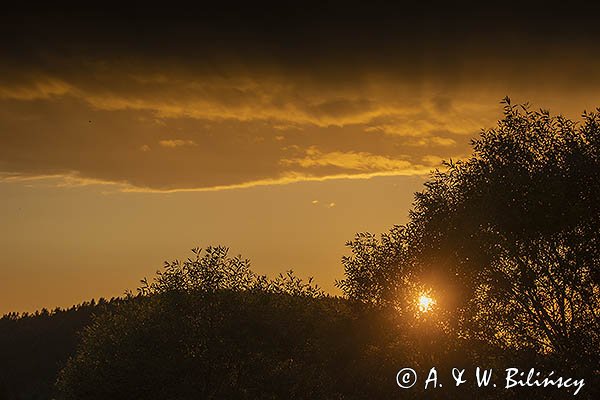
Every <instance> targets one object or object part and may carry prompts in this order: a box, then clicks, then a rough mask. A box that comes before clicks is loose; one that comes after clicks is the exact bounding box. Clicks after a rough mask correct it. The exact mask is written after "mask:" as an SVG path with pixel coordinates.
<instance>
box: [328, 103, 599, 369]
mask: <svg viewBox="0 0 600 400" xmlns="http://www.w3.org/2000/svg"><path fill="white" fill-rule="evenodd" d="M503 106H504V117H503V119H502V120H500V121H499V122H498V124H497V126H496V127H494V128H493V129H489V130H484V131H482V132H481V135H480V137H479V138H478V139H476V140H473V142H472V148H473V153H472V155H471V156H470V157H469V158H467V159H466V160H462V161H457V162H453V161H452V160H450V161H449V162H447V163H445V170H443V171H439V170H436V171H435V172H434V173H432V175H431V177H430V179H429V180H428V181H427V182H426V183H425V190H423V191H422V192H419V193H417V194H416V195H415V200H414V203H413V208H412V210H411V211H410V214H409V222H408V223H407V224H406V225H404V226H396V227H394V228H392V230H391V231H390V232H389V233H387V234H385V235H383V236H382V237H381V239H378V238H377V237H375V236H373V235H369V234H360V235H358V236H357V237H356V239H355V240H354V241H352V242H350V243H349V246H350V248H351V250H352V255H351V256H349V257H346V258H345V259H344V266H345V270H346V278H345V279H344V280H343V281H341V282H340V283H339V286H340V287H341V288H342V289H343V290H344V292H345V293H346V294H347V295H348V296H349V297H350V298H353V299H358V300H362V301H368V302H372V303H377V304H389V303H399V302H400V303H401V299H403V298H404V297H403V296H402V295H401V292H402V290H405V288H406V283H407V282H414V280H415V279H416V280H418V281H419V282H421V283H423V284H424V285H426V286H429V287H432V288H434V289H435V290H436V291H437V294H438V296H439V297H440V299H441V300H442V301H440V303H441V304H442V305H444V306H446V308H448V309H449V310H451V311H452V315H453V319H454V320H460V321H461V322H462V323H461V325H460V326H456V329H460V330H461V331H462V333H463V334H465V335H469V336H471V337H477V338H482V339H485V340H487V341H491V342H493V343H495V344H499V345H502V346H505V347H518V348H524V347H527V348H532V349H535V350H537V351H539V352H550V353H555V354H562V355H568V356H570V357H575V358H577V359H578V360H579V361H580V362H589V361H590V360H597V357H598V350H597V349H598V348H599V346H600V336H599V332H600V324H599V320H598V316H599V315H598V314H599V312H600V286H599V283H600V282H599V279H600V268H599V267H600V266H599V263H600V242H599V239H600V237H599V235H600V110H598V111H596V112H592V113H584V114H583V117H582V118H583V120H582V121H580V122H574V121H572V120H570V119H568V118H565V117H563V116H552V115H551V114H550V113H549V112H548V111H545V110H540V111H532V110H531V109H530V107H529V106H528V105H513V104H511V102H510V99H508V98H506V99H505V100H504V101H503ZM400 305H401V304H400Z"/></svg>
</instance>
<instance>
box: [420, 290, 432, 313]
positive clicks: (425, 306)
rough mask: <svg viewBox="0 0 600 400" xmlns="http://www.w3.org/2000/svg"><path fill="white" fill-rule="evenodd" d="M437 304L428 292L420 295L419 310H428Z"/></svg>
mask: <svg viewBox="0 0 600 400" xmlns="http://www.w3.org/2000/svg"><path fill="white" fill-rule="evenodd" d="M434 305H435V300H434V299H433V298H431V297H429V296H427V295H426V294H422V295H421V296H420V297H419V311H421V312H428V311H431V308H432V307H433V306H434Z"/></svg>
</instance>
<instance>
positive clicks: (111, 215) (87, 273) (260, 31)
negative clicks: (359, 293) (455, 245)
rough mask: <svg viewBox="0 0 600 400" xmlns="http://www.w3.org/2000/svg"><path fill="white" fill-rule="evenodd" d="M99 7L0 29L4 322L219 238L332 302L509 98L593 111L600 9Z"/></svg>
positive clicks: (100, 289) (70, 300) (99, 290)
mask: <svg viewBox="0 0 600 400" xmlns="http://www.w3.org/2000/svg"><path fill="white" fill-rule="evenodd" d="M341 4H343V3H341ZM510 4H512V3H510ZM501 6H502V7H501ZM47 7H50V6H47ZM53 7H54V6H53ZM95 7H96V8H95V9H73V8H69V9H68V10H58V9H54V8H52V9H50V8H48V9H36V10H33V9H22V10H11V11H7V12H6V13H4V14H3V15H2V16H1V17H0V224H1V226H2V230H1V231H0V313H5V312H8V311H31V310H35V309H37V308H41V307H49V308H53V307H55V306H69V305H71V304H74V303H77V302H81V301H83V300H89V299H91V298H93V297H95V298H97V297H100V296H104V297H110V296H118V295H121V294H123V292H124V291H125V290H126V289H135V287H136V286H137V284H138V281H139V280H140V279H141V278H143V277H145V276H148V277H150V276H152V274H153V273H154V271H155V270H157V269H159V268H161V266H162V263H163V261H165V260H172V259H175V258H186V257H188V256H189V254H190V252H189V249H190V248H192V247H195V246H200V247H205V246H207V245H210V244H223V245H226V246H228V247H230V248H231V251H232V255H236V254H242V255H243V256H245V257H247V258H249V259H251V261H252V263H253V268H254V270H255V271H256V272H258V273H261V274H268V275H273V274H276V273H278V272H282V271H285V270H287V269H290V268H291V269H294V271H295V272H297V273H298V275H300V276H303V277H308V276H314V277H315V279H316V281H317V283H319V284H320V285H321V286H322V287H323V288H325V289H326V290H328V291H330V292H332V293H337V292H336V291H335V289H334V280H335V279H339V278H341V277H342V273H343V269H342V266H341V263H340V258H341V256H342V255H344V254H345V253H346V250H345V248H344V242H345V241H346V240H348V239H351V238H352V237H353V236H354V234H355V233H356V232H359V231H372V232H377V233H379V232H383V231H385V230H387V229H388V228H390V227H391V226H392V225H393V224H399V223H403V222H405V221H406V217H407V212H408V209H409V207H410V204H411V201H412V196H413V193H414V192H415V191H417V190H420V188H421V185H422V183H423V181H424V179H426V177H427V174H428V172H429V171H430V170H431V169H434V168H436V167H439V166H440V162H441V160H443V159H449V158H453V159H458V158H461V157H464V156H466V155H468V154H469V141H470V139H471V138H473V137H475V136H476V135H477V133H478V132H479V131H480V130H481V129H482V128H490V127H492V126H493V125H494V123H495V122H496V121H497V120H498V119H499V118H500V116H501V106H500V104H499V101H500V99H502V98H503V97H504V96H506V95H509V96H511V98H512V99H513V101H515V102H525V101H528V102H530V103H532V104H533V105H534V106H535V107H543V108H548V109H550V110H551V111H556V112H558V113H563V114H565V115H567V116H569V117H573V118H577V117H578V116H579V115H580V114H581V112H582V111H583V110H586V109H587V110H592V109H594V108H596V107H598V106H600V96H599V93H600V56H599V54H600V51H598V50H599V49H598V47H599V46H598V43H599V42H598V39H599V30H600V25H599V24H598V23H597V15H598V13H597V12H598V10H597V9H596V10H594V9H581V8H575V7H573V8H572V9H570V8H566V7H567V6H563V7H565V8H564V9H560V10H558V9H549V10H544V9H540V10H538V9H535V8H533V6H532V7H531V8H530V9H525V8H523V6H519V7H521V8H519V9H518V10H515V9H505V8H503V7H504V5H502V4H501V5H496V6H485V7H483V8H481V9H466V8H464V9H463V8H457V7H456V6H453V7H454V8H451V7H450V6H448V5H447V6H445V7H444V8H434V10H433V11H432V10H430V9H427V8H426V7H425V6H423V7H422V8H421V7H420V6H415V5H413V6H410V7H406V6H400V5H398V6H395V7H389V6H385V7H384V6H381V5H377V4H375V3H373V4H370V5H367V4H366V3H365V5H363V6H362V7H352V8H342V7H341V6H339V5H336V4H334V3H326V5H321V6H319V7H309V6H307V5H304V4H301V3H297V5H296V6H294V7H290V6H289V5H287V6H286V7H283V6H280V7H272V6H260V5H258V4H257V3H252V4H251V6H250V5H247V6H245V7H242V8H240V7H238V6H237V5H234V4H226V3H222V5H220V6H215V5H213V6H210V7H207V8H204V9H199V10H191V9H188V8H185V7H183V6H181V7H177V6H176V5H175V4H168V5H165V6H164V7H165V8H161V9H158V8H156V9H149V8H148V7H147V6H146V5H142V3H139V4H138V5H137V6H133V5H132V6H128V7H124V6H122V5H121V6H120V7H119V8H111V7H110V6H109V5H105V4H103V5H101V6H100V5H96V6H95ZM515 7H517V6H516V5H515Z"/></svg>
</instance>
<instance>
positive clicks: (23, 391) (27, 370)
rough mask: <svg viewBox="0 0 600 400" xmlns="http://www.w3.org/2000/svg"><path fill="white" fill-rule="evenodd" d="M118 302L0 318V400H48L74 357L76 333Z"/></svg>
mask: <svg viewBox="0 0 600 400" xmlns="http://www.w3.org/2000/svg"><path fill="white" fill-rule="evenodd" d="M120 302H122V300H121V299H111V300H105V299H103V298H101V299H100V300H98V301H97V302H96V301H95V300H92V301H90V302H84V303H82V304H79V305H76V306H73V307H70V308H68V309H61V308H57V309H55V310H52V311H48V310H46V309H43V310H41V311H36V312H35V313H23V314H18V313H9V314H6V315H4V316H3V317H2V318H0V400H5V399H50V398H52V397H53V390H54V389H53V387H54V382H55V380H56V376H57V374H58V372H59V371H60V369H61V368H62V367H63V366H64V364H65V362H66V361H67V359H68V358H69V357H70V356H71V355H72V354H74V353H75V348H76V344H77V340H78V332H79V331H81V329H82V328H83V327H84V326H86V325H88V324H89V323H90V321H91V319H92V315H93V314H95V313H99V312H101V311H102V310H105V309H106V308H110V307H113V306H114V305H116V304H117V303H120Z"/></svg>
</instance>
